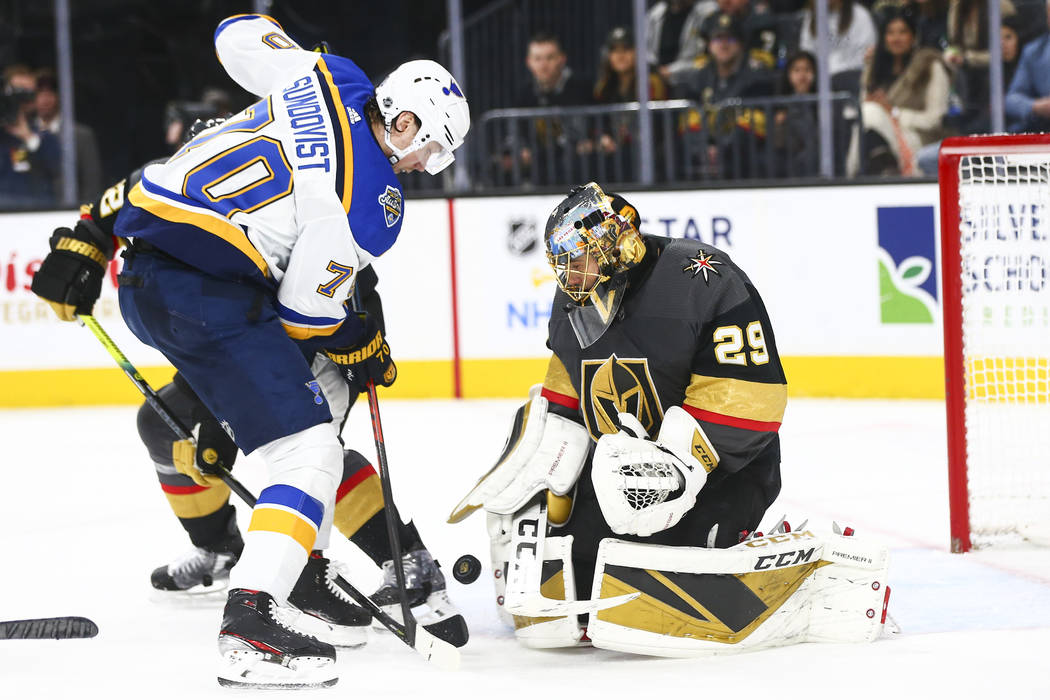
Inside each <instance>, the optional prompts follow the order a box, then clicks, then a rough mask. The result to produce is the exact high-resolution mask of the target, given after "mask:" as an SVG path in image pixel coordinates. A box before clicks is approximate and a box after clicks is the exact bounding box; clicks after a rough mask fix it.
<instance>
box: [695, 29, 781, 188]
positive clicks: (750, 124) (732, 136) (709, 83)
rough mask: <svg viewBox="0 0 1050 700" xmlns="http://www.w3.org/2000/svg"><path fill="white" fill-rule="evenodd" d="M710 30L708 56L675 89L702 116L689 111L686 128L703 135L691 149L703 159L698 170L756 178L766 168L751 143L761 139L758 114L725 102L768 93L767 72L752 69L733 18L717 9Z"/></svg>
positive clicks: (770, 85)
mask: <svg viewBox="0 0 1050 700" xmlns="http://www.w3.org/2000/svg"><path fill="white" fill-rule="evenodd" d="M712 24H713V26H712V27H710V28H709V34H708V36H709V38H710V43H709V45H708V53H709V54H710V56H711V60H710V61H709V62H708V63H707V65H705V66H704V67H703V68H701V69H699V70H694V71H692V72H690V73H689V74H688V75H687V76H685V79H684V80H683V81H682V82H681V83H680V84H679V86H677V87H676V89H675V91H676V94H677V96H679V97H683V98H686V99H691V100H696V101H697V102H699V103H700V104H701V106H702V109H703V115H700V114H696V113H694V114H691V115H690V118H689V123H688V125H687V126H688V130H689V132H690V134H691V135H693V136H694V137H698V138H701V139H703V143H704V144H705V145H703V146H702V147H701V148H699V149H694V150H696V151H698V152H699V153H700V157H701V158H702V159H704V160H703V162H701V163H700V164H699V165H698V167H699V170H700V172H701V173H702V174H704V175H708V174H713V175H715V176H717V177H720V178H723V179H734V178H744V177H757V176H761V175H762V174H764V172H765V168H764V167H762V166H761V165H760V163H759V161H758V159H757V155H756V151H755V146H756V144H757V142H758V141H760V140H763V139H764V138H765V123H764V119H762V118H756V117H757V116H759V115H760V112H757V111H755V110H746V109H740V108H739V107H736V106H732V105H726V104H725V101H726V100H728V99H729V98H733V97H741V98H747V97H760V96H768V95H771V94H772V92H773V76H772V75H771V74H770V73H769V71H765V70H755V69H754V68H752V67H751V66H750V64H749V62H748V61H747V58H746V56H745V48H744V47H745V44H744V42H745V40H746V34H745V32H744V28H743V26H742V24H741V22H740V20H738V19H737V18H736V17H734V16H732V15H729V14H726V13H724V12H720V13H718V14H717V15H715V17H714V22H713V23H712Z"/></svg>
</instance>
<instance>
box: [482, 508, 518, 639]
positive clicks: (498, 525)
mask: <svg viewBox="0 0 1050 700" xmlns="http://www.w3.org/2000/svg"><path fill="white" fill-rule="evenodd" d="M485 516H486V518H485V524H486V526H487V528H488V531H489V561H490V562H491V563H492V585H493V586H494V587H495V589H496V610H497V612H498V614H499V619H500V622H502V623H503V624H505V625H506V626H507V627H510V628H513V627H514V616H513V615H511V614H510V613H509V612H507V610H506V608H504V607H503V601H504V600H505V599H506V596H507V572H508V571H509V568H510V559H511V545H510V540H511V536H510V529H511V526H512V525H513V523H514V518H513V516H510V515H498V514H496V513H486V514H485Z"/></svg>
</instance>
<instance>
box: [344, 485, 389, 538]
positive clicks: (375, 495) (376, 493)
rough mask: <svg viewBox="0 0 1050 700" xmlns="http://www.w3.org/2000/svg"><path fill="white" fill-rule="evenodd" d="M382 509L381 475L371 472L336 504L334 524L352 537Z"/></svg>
mask: <svg viewBox="0 0 1050 700" xmlns="http://www.w3.org/2000/svg"><path fill="white" fill-rule="evenodd" d="M381 510H383V489H382V485H381V484H380V483H379V475H378V474H371V475H369V476H368V477H367V478H366V479H365V480H364V481H362V482H361V483H360V484H358V485H357V486H355V487H354V488H353V490H352V491H350V493H348V494H346V495H345V496H344V497H343V499H342V500H340V501H338V502H337V503H336V504H335V514H334V516H333V517H334V521H333V524H334V525H335V526H336V528H337V529H338V530H339V532H341V533H343V534H344V535H345V536H347V537H351V536H352V535H353V534H354V533H356V532H357V531H358V530H360V529H361V527H362V526H363V525H364V524H365V523H367V522H368V521H369V519H370V518H371V517H372V516H373V515H375V514H376V513H378V512H379V511H381Z"/></svg>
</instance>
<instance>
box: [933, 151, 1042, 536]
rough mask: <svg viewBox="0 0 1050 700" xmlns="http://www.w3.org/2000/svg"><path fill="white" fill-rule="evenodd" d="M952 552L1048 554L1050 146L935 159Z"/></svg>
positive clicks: (960, 153) (959, 153)
mask: <svg viewBox="0 0 1050 700" xmlns="http://www.w3.org/2000/svg"><path fill="white" fill-rule="evenodd" d="M940 188H941V192H940V195H941V255H942V260H941V264H942V270H943V279H944V338H945V372H946V389H947V410H948V462H949V465H948V466H949V493H950V501H951V518H952V522H951V536H952V541H951V547H952V551H957V552H961V551H967V550H969V549H970V548H971V547H984V546H992V545H1000V544H1011V543H1018V544H1020V543H1022V542H1026V541H1027V542H1035V543H1038V544H1048V543H1050V206H1048V205H1050V135H1027V136H985V137H964V138H958V139H948V140H946V141H945V142H944V144H943V145H942V148H941V155H940Z"/></svg>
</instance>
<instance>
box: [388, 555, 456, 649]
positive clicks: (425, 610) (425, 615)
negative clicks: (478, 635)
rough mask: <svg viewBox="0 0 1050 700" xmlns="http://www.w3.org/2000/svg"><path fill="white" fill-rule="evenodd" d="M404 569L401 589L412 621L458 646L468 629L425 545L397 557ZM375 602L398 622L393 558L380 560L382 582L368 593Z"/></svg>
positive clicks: (398, 600) (398, 613) (438, 566)
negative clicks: (403, 584) (403, 582)
mask: <svg viewBox="0 0 1050 700" xmlns="http://www.w3.org/2000/svg"><path fill="white" fill-rule="evenodd" d="M401 563H402V566H403V569H404V572H405V590H406V592H407V593H408V603H409V605H410V606H411V609H412V615H413V617H415V618H416V621H417V622H418V623H419V624H421V625H423V627H425V628H426V629H427V631H428V632H430V633H431V634H432V635H434V636H435V637H438V638H439V639H443V640H445V641H446V642H448V643H449V644H452V645H454V646H457V647H461V646H463V645H464V644H466V643H467V639H469V637H470V633H469V631H468V630H467V623H466V620H464V619H463V616H462V615H461V614H460V613H459V611H458V610H456V607H455V606H454V605H453V604H452V601H450V600H449V599H448V591H446V590H445V577H444V575H443V574H442V573H441V566H440V565H439V564H438V563H437V562H436V561H434V558H433V557H432V556H430V552H428V551H427V550H426V549H417V550H414V551H412V552H408V553H407V554H405V555H404V556H402V557H401ZM370 597H371V598H372V600H373V601H375V604H376V605H378V606H380V607H381V608H383V610H384V611H385V612H386V613H387V614H388V615H390V617H392V618H394V619H395V620H397V621H398V622H402V617H401V598H400V596H399V595H398V591H397V574H396V572H395V571H394V562H393V560H388V561H385V562H383V583H382V585H381V586H380V587H379V588H378V589H377V590H376V592H375V593H373V594H372V595H371V596H370Z"/></svg>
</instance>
